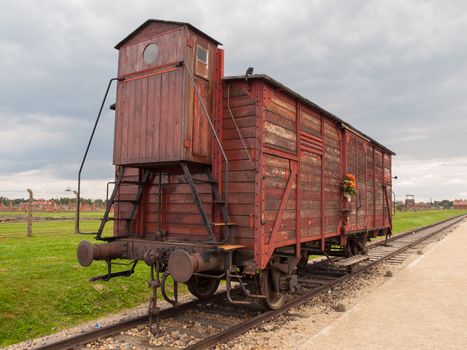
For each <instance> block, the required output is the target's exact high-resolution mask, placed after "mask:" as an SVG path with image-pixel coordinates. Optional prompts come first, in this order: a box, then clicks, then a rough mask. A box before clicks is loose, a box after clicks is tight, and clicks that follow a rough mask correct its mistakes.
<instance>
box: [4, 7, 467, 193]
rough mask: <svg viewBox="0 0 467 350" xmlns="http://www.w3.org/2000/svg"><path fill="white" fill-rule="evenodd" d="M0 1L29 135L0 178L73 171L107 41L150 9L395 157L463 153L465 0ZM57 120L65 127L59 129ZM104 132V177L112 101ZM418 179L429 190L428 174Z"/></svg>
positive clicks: (100, 142) (13, 105)
mask: <svg viewBox="0 0 467 350" xmlns="http://www.w3.org/2000/svg"><path fill="white" fill-rule="evenodd" d="M0 10H1V11H0V33H1V34H0V49H1V54H0V78H1V79H2V84H1V85H0V122H1V124H2V129H1V130H2V131H1V132H4V133H7V134H8V133H10V134H13V135H18V138H21V139H22V140H23V141H24V142H22V143H21V145H16V146H15V147H14V148H11V146H9V145H6V146H7V147H10V148H9V150H13V151H4V152H2V151H0V164H1V166H2V174H4V175H6V174H10V175H11V176H13V175H14V174H15V172H21V171H26V170H28V169H39V170H43V172H42V173H43V174H54V175H53V176H56V177H57V178H66V179H73V178H75V177H76V172H77V168H78V166H79V162H80V159H81V156H82V153H83V150H84V147H85V144H86V142H87V138H88V137H89V133H90V131H91V127H92V123H93V121H94V118H95V113H96V111H97V108H98V106H99V103H100V100H101V98H102V94H103V92H104V89H105V85H106V83H107V81H108V79H109V78H111V77H113V76H115V74H116V63H117V51H116V50H114V49H113V46H114V45H115V44H116V43H117V42H118V41H119V40H120V39H122V38H123V37H125V36H126V35H127V34H128V33H129V32H131V31H132V30H133V29H134V28H136V27H137V26H138V25H139V24H141V23H142V22H143V21H144V20H146V19H147V18H164V19H172V20H180V21H187V22H191V23H192V24H193V25H195V26H197V27H199V28H200V29H202V30H203V31H205V32H207V33H209V34H210V35H212V36H213V37H215V38H216V39H218V40H219V41H221V42H223V43H224V49H225V60H226V67H225V71H226V74H241V73H243V72H244V71H245V69H246V67H247V66H250V65H251V66H254V67H255V71H256V72H258V73H266V74H269V75H271V76H272V77H274V78H276V79H278V80H279V81H281V82H283V83H284V84H286V85H288V86H290V87H291V88H293V89H295V90H296V91H298V92H299V93H301V94H302V95H304V96H306V97H307V98H309V99H311V100H313V101H314V102H316V103H318V104H319V105H321V106H322V107H324V108H326V109H329V110H330V111H331V112H333V113H335V114H337V115H339V116H341V117H342V118H343V119H345V120H347V121H349V122H350V123H352V124H353V125H354V126H356V127H357V128H359V129H361V130H362V131H364V132H365V133H367V134H369V135H371V136H373V137H374V138H376V139H377V140H379V141H381V142H382V143H383V144H385V145H387V146H388V147H389V148H391V149H394V150H395V151H396V152H397V153H398V154H399V155H400V156H401V158H400V159H408V158H410V159H412V160H413V161H423V162H424V163H427V164H428V163H430V162H431V163H433V164H437V163H436V162H437V160H438V159H443V158H444V159H446V160H447V161H449V162H450V163H449V164H456V162H457V161H456V160H455V159H459V158H462V157H463V156H464V153H465V152H464V149H465V148H466V146H467V141H466V138H465V136H464V130H465V129H466V127H467V125H466V124H467V122H466V118H465V116H466V114H467V99H465V91H466V89H467V79H465V78H466V77H467V46H466V45H465V33H466V32H467V5H466V4H465V2H463V1H450V2H448V3H446V2H444V1H411V2H407V1H402V0H395V1H384V2H383V1H352V2H342V1H326V2H324V1H305V0H301V1H294V2H293V3H292V2H289V1H268V2H251V1H244V0H240V1H236V2H220V1H191V2H189V3H188V2H173V1H149V0H147V1H137V2H131V3H129V2H128V1H122V0H121V1H98V2H96V1H84V0H82V1H74V2H67V1H58V2H57V1H51V0H49V1H40V2H39V1H22V2H18V1H3V2H2V4H1V5H0ZM112 94H114V92H112ZM113 100H114V97H111V98H109V103H111V102H113ZM107 107H108V104H107V106H106V108H107ZM31 116H33V117H31ZM54 118H60V123H57V124H55V125H51V124H50V120H54ZM55 120H58V119H55ZM15 132H16V134H15ZM40 135H44V138H45V139H41V138H40V137H39V136H40ZM96 136H97V138H96V143H95V145H94V147H93V149H92V153H91V154H90V162H92V163H90V164H89V167H88V168H86V175H87V176H88V177H89V178H92V179H96V181H97V180H98V179H102V181H103V183H104V182H105V179H106V178H109V177H111V176H112V173H113V170H112V167H111V165H110V163H111V157H112V150H111V148H112V138H113V125H112V115H111V113H109V112H108V111H106V114H105V117H104V118H103V123H102V125H101V126H100V128H99V129H98V134H97V135H96ZM8 137H10V136H8ZM1 142H2V141H1V140H0V146H2V147H4V146H5V145H4V144H2V143H1ZM396 166H397V170H398V171H399V172H400V174H402V177H405V178H406V179H407V181H409V180H408V179H409V178H412V177H413V176H412V175H413V174H415V172H414V171H411V170H410V162H408V161H401V162H400V166H399V165H397V161H396ZM436 169H437V174H438V175H437V176H438V177H440V178H443V179H444V177H443V176H445V174H444V173H443V170H442V168H440V169H438V168H436ZM449 169H451V170H452V168H451V166H450V167H449ZM459 176H461V175H459ZM428 184H430V185H428ZM397 186H398V185H397ZM397 186H396V190H397ZM404 186H406V185H402V187H401V191H402V190H404V191H406V190H407V191H409V190H410V185H407V186H408V187H407V186H406V187H404ZM417 186H419V185H417ZM421 186H422V189H420V192H429V188H430V187H431V186H432V183H430V181H428V180H427V185H426V186H425V187H423V186H424V185H423V184H422V185H421ZM443 186H444V187H443ZM462 186H463V183H461V182H457V183H447V182H446V181H444V184H443V185H442V186H441V188H440V190H439V191H440V192H442V191H444V193H445V194H446V195H447V196H454V194H455V193H458V192H460V190H459V189H460V188H461V187H462ZM0 187H1V186H0ZM413 189H416V188H415V187H413ZM456 191H457V192H456ZM463 191H464V192H466V191H467V190H466V189H464V190H463ZM409 192H410V191H409ZM441 194H442V193H441ZM441 194H440V195H441Z"/></svg>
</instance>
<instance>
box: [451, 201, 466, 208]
mask: <svg viewBox="0 0 467 350" xmlns="http://www.w3.org/2000/svg"><path fill="white" fill-rule="evenodd" d="M452 207H453V208H454V209H467V200H465V199H454V202H453V203H452Z"/></svg>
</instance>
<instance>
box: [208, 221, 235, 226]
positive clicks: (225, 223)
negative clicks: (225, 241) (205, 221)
mask: <svg viewBox="0 0 467 350" xmlns="http://www.w3.org/2000/svg"><path fill="white" fill-rule="evenodd" d="M212 225H213V226H235V225H236V223H234V222H213V223H212Z"/></svg>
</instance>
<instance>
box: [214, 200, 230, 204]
mask: <svg viewBox="0 0 467 350" xmlns="http://www.w3.org/2000/svg"><path fill="white" fill-rule="evenodd" d="M226 203H227V202H226V201H222V200H219V201H214V204H222V205H225V204H226Z"/></svg>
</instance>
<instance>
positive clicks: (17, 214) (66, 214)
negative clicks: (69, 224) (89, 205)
mask: <svg viewBox="0 0 467 350" xmlns="http://www.w3.org/2000/svg"><path fill="white" fill-rule="evenodd" d="M103 214H104V211H83V212H81V213H80V217H81V218H93V219H98V218H101V217H102V215H103ZM33 216H34V217H53V218H70V219H74V217H75V211H74V210H70V211H60V212H53V211H38V212H33ZM5 217H8V218H25V219H26V218H27V217H28V214H27V212H25V211H0V218H5Z"/></svg>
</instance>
